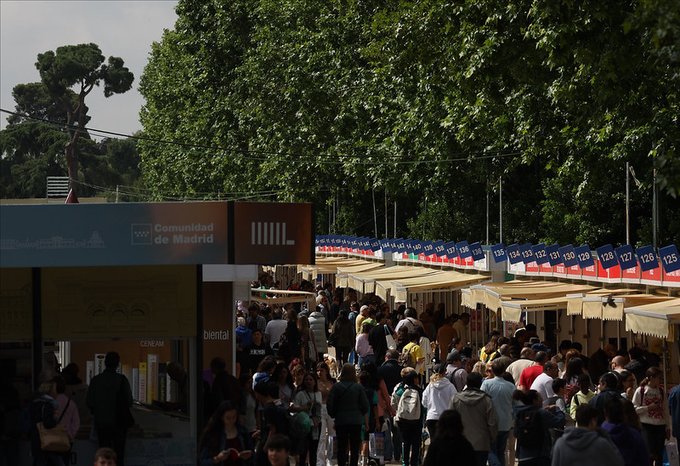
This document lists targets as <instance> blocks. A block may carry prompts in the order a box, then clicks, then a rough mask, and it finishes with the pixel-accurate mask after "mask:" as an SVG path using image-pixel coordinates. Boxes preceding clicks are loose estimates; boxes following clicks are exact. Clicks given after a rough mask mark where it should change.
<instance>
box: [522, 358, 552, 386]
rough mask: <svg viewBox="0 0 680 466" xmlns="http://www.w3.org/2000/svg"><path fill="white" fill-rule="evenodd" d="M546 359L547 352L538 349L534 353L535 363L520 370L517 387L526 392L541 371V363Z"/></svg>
mask: <svg viewBox="0 0 680 466" xmlns="http://www.w3.org/2000/svg"><path fill="white" fill-rule="evenodd" d="M547 360H548V353H546V352H545V351H539V352H538V353H536V359H535V362H536V364H535V365H533V366H529V367H527V368H526V369H524V370H523V371H522V373H521V374H520V376H519V382H518V383H517V388H519V389H520V390H522V391H525V392H528V391H529V389H530V388H531V384H533V383H534V380H536V377H538V376H539V375H541V374H542V373H543V365H544V364H545V362H546V361H547Z"/></svg>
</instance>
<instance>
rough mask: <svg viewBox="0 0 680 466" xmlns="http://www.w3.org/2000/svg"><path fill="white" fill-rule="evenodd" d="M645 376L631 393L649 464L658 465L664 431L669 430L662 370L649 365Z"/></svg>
mask: <svg viewBox="0 0 680 466" xmlns="http://www.w3.org/2000/svg"><path fill="white" fill-rule="evenodd" d="M645 375H646V377H645V378H644V379H643V380H642V382H640V386H639V387H638V388H637V389H636V390H635V394H634V395H633V405H635V411H636V412H637V414H638V415H639V416H640V424H641V425H642V437H643V438H644V439H645V443H646V444H647V449H648V450H649V456H650V461H651V462H650V465H654V466H660V465H661V464H662V456H663V449H664V440H665V439H666V433H667V432H668V431H669V430H670V418H669V414H668V413H669V411H668V401H667V399H666V397H665V396H664V393H663V389H662V387H661V384H662V383H663V380H662V378H663V372H662V371H661V369H659V368H658V367H650V368H649V369H647V372H646V373H645Z"/></svg>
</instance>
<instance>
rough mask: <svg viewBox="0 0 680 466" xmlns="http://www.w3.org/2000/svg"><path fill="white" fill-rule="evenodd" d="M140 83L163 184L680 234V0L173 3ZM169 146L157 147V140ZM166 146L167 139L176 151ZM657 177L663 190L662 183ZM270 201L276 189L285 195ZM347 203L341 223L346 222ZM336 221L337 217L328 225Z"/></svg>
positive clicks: (329, 203) (179, 192) (610, 232)
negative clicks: (677, 4)
mask: <svg viewBox="0 0 680 466" xmlns="http://www.w3.org/2000/svg"><path fill="white" fill-rule="evenodd" d="M177 13H178V21H177V23H176V25H175V28H174V29H173V30H169V31H166V32H165V34H164V36H163V39H162V40H161V42H160V43H157V44H154V46H153V49H152V52H151V56H150V60H149V63H148V65H147V67H146V69H145V71H144V75H143V76H142V79H141V84H140V90H141V92H142V94H143V95H144V96H145V97H146V105H145V106H144V108H143V110H142V113H141V118H142V123H143V126H144V131H145V135H147V136H149V137H150V138H151V139H152V140H155V141H152V140H149V141H145V142H143V143H141V144H140V152H141V156H142V161H143V176H144V178H145V180H146V183H147V185H148V186H150V187H151V189H152V190H153V195H154V196H155V197H156V198H158V199H160V198H166V197H192V198H195V197H206V198H214V197H216V196H217V195H220V196H225V195H226V196H228V197H233V198H237V197H239V196H243V193H244V192H247V193H251V195H253V196H259V197H262V198H267V199H272V198H273V199H278V200H295V201H310V202H314V203H315V205H316V206H317V209H316V212H317V231H319V232H326V231H328V230H329V223H332V222H329V219H333V218H334V219H335V225H334V227H335V231H337V232H340V233H348V234H350V233H353V234H362V235H364V234H367V235H372V234H373V233H374V226H373V225H374V222H373V209H374V206H373V196H374V194H375V198H376V201H377V202H376V210H377V213H378V222H377V223H378V234H379V235H383V234H384V222H383V220H384V217H383V215H384V214H385V203H384V199H385V196H387V198H388V201H389V202H388V208H387V211H388V217H389V228H388V231H389V232H390V235H391V234H392V227H391V222H392V215H393V214H392V202H396V203H397V206H398V211H397V220H398V231H397V233H398V234H399V235H411V236H413V237H418V238H442V239H462V238H468V239H473V240H478V239H484V236H485V223H486V212H487V194H488V197H489V201H488V208H489V212H490V215H489V219H490V230H491V235H490V240H491V241H494V240H497V239H498V233H497V232H498V210H499V204H498V198H499V187H500V185H499V179H500V180H502V194H503V233H504V235H503V236H504V238H503V239H504V240H505V241H506V242H512V241H518V240H521V241H559V242H561V243H569V242H572V243H577V242H586V241H587V242H589V243H591V244H601V243H604V242H614V243H620V242H623V241H625V227H624V225H625V213H624V193H625V163H626V162H629V163H630V164H631V165H632V166H633V167H634V169H635V171H636V173H637V178H638V180H639V186H638V185H636V184H634V185H633V189H632V194H631V206H632V209H631V214H632V227H633V234H632V239H633V241H634V242H647V241H650V240H651V236H652V234H651V227H650V225H649V224H650V220H651V198H652V195H651V192H652V189H653V188H654V187H655V188H656V189H658V191H659V199H660V201H659V205H660V209H659V210H660V211H661V213H662V215H661V222H660V227H661V231H660V236H659V238H660V241H671V240H672V241H676V242H677V241H678V240H680V207H679V206H678V202H677V200H676V197H677V195H678V193H679V192H680V161H679V160H678V156H677V152H676V150H677V149H676V146H677V143H678V141H679V140H680V124H678V115H680V109H679V108H678V89H680V86H679V84H680V83H679V82H678V80H679V79H680V78H679V76H680V70H679V61H680V59H679V58H678V57H680V51H679V50H678V44H679V43H680V41H678V39H679V37H680V36H679V34H680V11H678V9H677V8H672V7H671V6H670V5H669V4H667V2H663V1H661V0H644V1H642V2H640V1H636V2H633V1H623V2H621V1H618V2H614V1H605V2H585V3H584V2H566V3H565V2H558V3H555V2H549V1H545V0H533V1H522V0H518V1H516V0H513V1H511V2H501V1H498V0H483V1H476V2H454V3H451V2H443V1H441V0H425V1H419V2H412V1H400V2H384V1H377V0H369V1H362V2H354V1H337V0H331V1H321V0H278V1H274V0H258V1H245V0H234V1H229V2H227V1H224V0H206V1H202V0H180V2H179V4H178V7H177ZM161 141H163V142H161ZM171 141H172V142H173V143H171ZM654 169H656V184H654V175H653V172H654ZM272 194H274V195H273V196H272ZM333 212H335V214H333ZM330 229H333V225H331V228H330Z"/></svg>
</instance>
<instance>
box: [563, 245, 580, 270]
mask: <svg viewBox="0 0 680 466" xmlns="http://www.w3.org/2000/svg"><path fill="white" fill-rule="evenodd" d="M559 252H560V256H562V263H563V264H564V266H565V267H572V266H574V265H576V264H578V260H577V259H576V252H575V251H574V246H572V245H571V244H567V245H566V246H562V247H561V248H560V249H559Z"/></svg>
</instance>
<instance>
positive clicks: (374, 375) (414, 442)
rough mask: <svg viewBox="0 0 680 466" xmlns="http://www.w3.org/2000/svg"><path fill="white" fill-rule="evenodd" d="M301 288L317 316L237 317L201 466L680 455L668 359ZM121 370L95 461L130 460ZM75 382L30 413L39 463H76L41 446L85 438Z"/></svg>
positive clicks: (105, 381) (100, 405)
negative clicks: (47, 432)
mask: <svg viewBox="0 0 680 466" xmlns="http://www.w3.org/2000/svg"><path fill="white" fill-rule="evenodd" d="M302 289H307V290H310V291H315V293H316V296H317V297H316V306H314V307H313V308H311V309H308V308H307V306H304V305H301V304H287V305H285V306H282V307H273V308H270V307H267V306H263V305H260V304H251V305H250V306H248V307H239V309H238V315H237V327H236V329H235V335H236V344H237V356H236V367H235V373H233V374H232V373H230V372H229V371H228V370H227V364H226V362H225V360H224V359H223V358H221V357H215V358H214V359H213V360H212V362H211V374H212V378H211V380H210V381H208V380H206V381H204V387H203V394H204V396H203V399H204V401H205V405H204V411H203V414H204V418H205V419H206V425H205V428H204V431H203V433H202V435H201V436H200V438H199V439H198V449H197V454H198V464H199V465H201V466H208V465H215V464H217V465H223V466H225V465H226V466H268V465H272V466H284V465H288V464H290V460H291V459H294V461H295V463H296V464H297V465H300V466H329V465H332V464H335V463H337V465H338V466H348V465H349V466H357V465H358V464H359V463H362V465H364V464H376V462H380V461H381V460H382V461H385V462H396V463H401V464H402V466H420V465H421V464H424V465H425V466H435V465H438V464H455V465H460V466H468V465H470V466H484V465H490V466H499V465H500V466H505V465H509V466H512V465H514V464H515V463H516V462H517V463H519V464H520V465H522V466H547V465H552V466H566V465H575V464H579V465H582V466H588V465H598V466H609V465H611V466H619V465H625V466H647V465H649V466H661V465H662V462H663V459H662V458H663V455H664V451H665V450H666V448H667V443H666V442H667V440H669V439H672V438H675V440H676V443H677V436H678V435H680V388H679V387H680V386H676V387H675V388H674V389H672V390H671V391H670V392H669V393H667V392H666V390H665V387H664V385H663V373H662V371H661V370H660V369H659V367H658V366H659V360H658V357H657V356H656V355H654V354H652V353H647V352H645V351H643V350H642V349H641V348H639V347H632V348H630V349H629V350H628V351H621V350H618V349H617V348H614V347H613V346H611V345H607V346H605V347H603V348H601V349H598V350H597V351H595V353H593V354H591V355H590V356H586V355H585V354H584V352H583V348H582V346H581V345H580V344H579V343H578V342H572V341H568V340H565V341H562V342H561V343H560V344H559V345H558V347H557V348H551V346H550V345H549V344H546V343H545V342H541V341H540V339H539V338H538V336H537V329H536V327H535V326H534V325H531V324H528V325H524V326H523V327H522V328H519V329H518V330H516V331H515V332H514V333H513V335H512V336H503V335H501V334H500V333H499V332H496V331H493V332H491V334H490V335H489V337H488V339H487V342H486V344H485V345H484V346H483V347H481V348H473V347H472V346H471V344H470V330H469V323H470V316H469V315H468V314H467V313H463V314H461V315H460V316H458V315H455V314H447V312H446V309H445V308H444V307H443V306H441V305H440V306H435V305H434V304H428V305H426V306H425V309H424V310H423V312H421V313H420V314H419V313H417V312H416V310H415V309H413V308H409V307H406V306H403V305H401V306H398V307H397V308H396V309H391V308H390V307H389V306H388V305H387V304H385V303H384V302H381V301H380V300H379V298H377V297H375V296H373V295H367V296H364V298H363V299H362V300H358V299H357V295H356V293H355V292H354V291H353V290H342V289H335V290H334V289H333V288H332V286H331V285H326V286H324V287H317V289H316V290H314V287H312V285H311V284H310V283H309V282H306V283H303V284H302ZM119 363H120V357H119V356H118V354H117V353H115V352H110V353H107V355H106V358H105V366H106V369H105V371H104V372H103V373H102V374H100V375H97V376H96V377H94V378H93V379H92V381H91V384H90V386H89V389H88V390H87V391H86V400H85V402H86V404H87V407H88V410H89V412H90V413H91V414H92V415H94V420H95V421H94V430H95V432H96V435H97V437H98V441H99V446H100V447H108V448H104V449H102V450H100V451H98V455H99V456H98V457H97V458H96V459H95V465H100V466H101V465H111V464H118V465H123V464H124V451H125V437H126V429H127V428H128V427H130V426H131V425H132V423H133V422H134V421H133V419H132V417H131V415H130V412H129V408H130V406H131V404H132V395H131V390H130V386H129V382H128V381H127V379H126V378H125V376H123V375H122V374H120V373H119V371H118V370H117V369H118V366H119ZM64 377H66V378H67V379H69V380H64ZM72 378H73V377H72V374H70V371H69V370H68V368H65V369H64V371H62V373H61V374H60V375H59V376H58V377H56V378H54V379H52V380H50V381H48V382H46V383H44V384H43V385H42V386H41V387H40V396H39V397H38V398H36V400H35V401H34V402H33V403H32V405H31V410H30V416H31V420H30V421H31V424H30V425H31V442H32V444H31V445H32V452H33V456H34V460H35V463H34V464H36V465H40V466H42V465H47V464H54V465H57V466H61V465H66V464H68V455H69V454H70V451H64V452H61V453H56V452H46V451H44V450H42V449H41V446H40V439H39V435H38V432H37V430H36V425H37V423H38V422H42V423H43V424H44V427H46V428H52V427H54V426H56V425H62V426H63V427H64V429H65V431H66V433H67V435H68V436H69V438H70V439H71V441H72V440H73V439H74V438H75V434H76V432H77V431H78V428H79V423H80V419H79V412H78V409H77V408H76V405H75V403H72V401H71V398H70V397H69V396H66V395H65V394H64V387H65V385H64V384H65V383H71V384H72V383H76V382H79V381H78V380H76V381H75V382H74V381H73V380H70V379H72ZM3 393H4V392H3ZM7 400H9V398H7V397H2V403H0V408H2V409H5V408H6V405H7ZM3 403H4V404H3ZM0 412H2V410H0ZM5 440H6V439H3V441H5ZM100 453H101V454H100ZM116 462H117V463H116ZM8 464H11V463H8Z"/></svg>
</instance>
